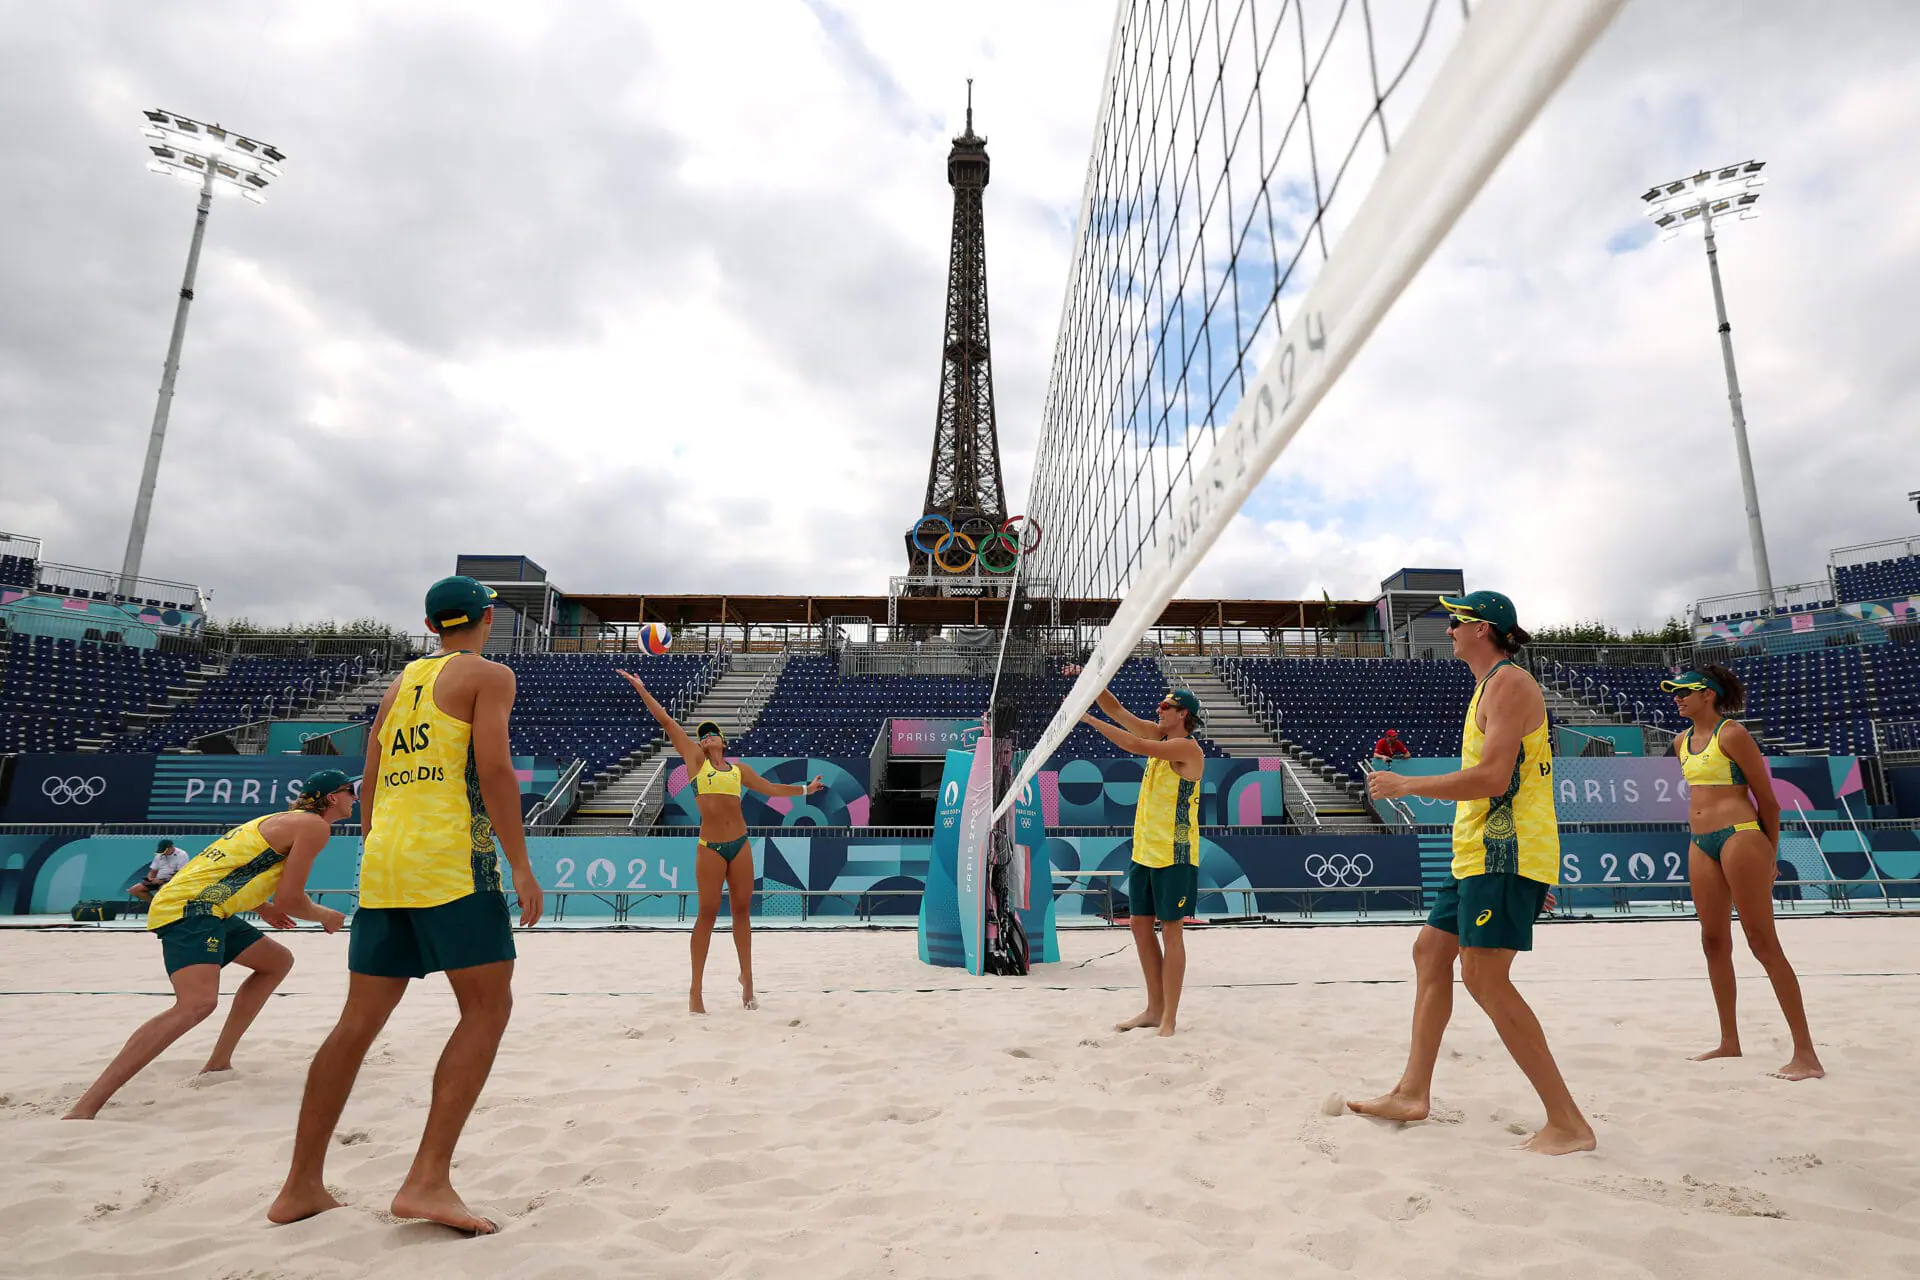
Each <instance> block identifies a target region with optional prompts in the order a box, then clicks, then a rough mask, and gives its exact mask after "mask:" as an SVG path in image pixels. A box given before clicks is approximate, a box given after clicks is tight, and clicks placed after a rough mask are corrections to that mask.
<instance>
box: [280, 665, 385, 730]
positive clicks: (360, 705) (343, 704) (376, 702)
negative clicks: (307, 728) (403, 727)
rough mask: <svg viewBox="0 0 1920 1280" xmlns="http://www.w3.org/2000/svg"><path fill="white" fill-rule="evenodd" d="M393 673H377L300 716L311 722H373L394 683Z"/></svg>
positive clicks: (315, 705)
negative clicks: (375, 713) (388, 687)
mask: <svg viewBox="0 0 1920 1280" xmlns="http://www.w3.org/2000/svg"><path fill="white" fill-rule="evenodd" d="M395 674H396V673H395V672H393V671H386V670H381V671H376V672H372V673H370V674H369V675H368V676H367V678H366V679H365V680H362V681H361V682H360V683H359V684H357V685H355V686H354V687H353V688H351V689H348V690H347V691H346V692H345V693H337V694H335V695H334V696H333V697H331V698H328V699H326V700H325V701H324V702H319V703H316V704H314V705H313V706H311V707H308V708H307V709H306V710H305V711H302V712H301V713H300V714H301V715H302V716H304V717H306V718H307V719H309V720H365V721H368V722H369V723H371V722H372V720H373V713H374V712H375V711H377V710H379V708H380V699H382V698H384V697H386V696H387V686H388V685H390V684H392V683H393V677H394V675H395Z"/></svg>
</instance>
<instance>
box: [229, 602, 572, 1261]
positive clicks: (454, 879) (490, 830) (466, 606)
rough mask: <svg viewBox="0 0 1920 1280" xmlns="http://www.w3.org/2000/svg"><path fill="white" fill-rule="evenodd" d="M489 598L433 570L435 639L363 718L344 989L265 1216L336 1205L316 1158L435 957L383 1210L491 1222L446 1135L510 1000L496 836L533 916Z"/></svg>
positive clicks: (524, 914)
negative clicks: (421, 1049) (412, 1091)
mask: <svg viewBox="0 0 1920 1280" xmlns="http://www.w3.org/2000/svg"><path fill="white" fill-rule="evenodd" d="M493 598H494V592H493V591H492V590H491V589H489V588H487V587H485V586H482V585H481V584H480V583H478V582H475V581H474V580H473V579H472V578H461V577H455V578H442V579H441V580H440V581H438V582H436V583H434V584H433V586H431V587H430V588H428V589H427V625H428V626H429V627H431V628H432V629H433V631H434V632H435V633H437V634H438V635H439V637H440V647H439V649H438V650H437V651H435V652H434V653H431V654H429V655H427V656H426V657H424V658H420V659H417V660H415V661H413V662H410V663H408V664H407V667H406V670H405V671H403V672H401V673H400V677H399V679H397V680H395V681H394V682H393V684H392V685H391V686H390V687H389V688H388V689H387V694H386V697H385V699H383V700H382V701H381V703H380V710H379V711H378V712H377V713H376V714H375V716H374V720H373V725H372V728H371V730H370V731H369V732H368V734H367V769H366V778H365V781H364V782H363V783H362V785H361V794H360V804H361V810H360V811H361V814H362V816H363V817H362V827H363V829H364V831H365V846H364V849H363V851H362V853H361V859H360V907H359V910H358V911H357V912H356V913H355V914H354V918H353V936H352V939H351V941H350V944H349V948H348V952H347V969H348V980H347V1004H346V1008H345V1009H343V1010H342V1011H341V1013H340V1021H339V1023H338V1024H337V1025H336V1026H335V1027H334V1029H333V1033H332V1034H331V1035H329V1036H328V1037H327V1040H326V1043H325V1044H323V1045H321V1046H320V1051H319V1053H317V1054H316V1055H315V1056H314V1059H313V1067H312V1068H311V1070H309V1072H308V1073H307V1090H306V1095H305V1097H303V1098H302V1099H301V1103H300V1122H299V1127H298V1129H297V1130H296V1131H295V1133H294V1140H293V1166H292V1168H291V1169H290V1170H289V1171H288V1173H287V1181H286V1185H285V1186H284V1187H282V1188H281V1191H280V1195H279V1196H278V1198H276V1199H275V1200H274V1202H273V1206H272V1207H271V1208H270V1209H269V1210H268V1211H267V1217H268V1218H269V1219H270V1220H271V1221H274V1222H297V1221H299V1220H300V1219H302V1218H310V1217H312V1216H313V1215H314V1214H317V1213H322V1212H325V1211H326V1210H328V1209H333V1208H337V1207H338V1205H339V1202H338V1201H336V1200H335V1199H334V1198H333V1196H332V1195H331V1194H330V1193H329V1192H328V1191H327V1188H326V1183H325V1181H324V1177H323V1174H324V1166H325V1161H326V1154H327V1144H328V1143H329V1142H330V1141H331V1140H332V1138H333V1130H334V1127H335V1126H336V1125H337V1124H339V1122H340V1112H341V1110H342V1109H343V1108H344V1107H345V1106H346V1104H347V1095H348V1094H349V1093H351V1092H352V1090H353V1080H354V1076H355V1075H356V1074H357V1073H358V1072H359V1070H360V1063H361V1062H362V1060H363V1059H365V1057H366V1055H367V1050H368V1049H369V1048H370V1047H371V1046H372V1044H373V1039H374V1037H375V1036H376V1035H378V1034H379V1033H380V1029H381V1028H382V1027H383V1026H385V1025H386V1022H387V1018H388V1016H389V1015H390V1014H392V1012H393V1010H394V1007H395V1006H396V1005H398V1004H399V1003H400V998H401V997H402V996H403V995H405V994H406V990H407V983H408V982H409V981H410V980H412V979H414V978H424V977H426V976H427V975H428V974H430V973H441V972H444V973H445V974H446V975H447V982H448V984H449V985H450V986H452V988H453V994H454V996H455V998H456V999H457V1000H458V1001H459V1002H460V1022H459V1024H458V1025H457V1026H455V1027H454V1029H453V1035H452V1036H451V1037H449V1038H448V1040H447V1047H446V1050H445V1051H444V1052H443V1053H442V1054H441V1056H440V1065H439V1068H438V1069H437V1070H436V1071H435V1072H434V1079H433V1103H432V1106H431V1108H430V1109H429V1111H428V1112H427V1125H426V1130H425V1132H424V1133H422V1135H421V1137H420V1147H419V1150H418V1151H417V1152H416V1153H415V1154H414V1158H413V1167H412V1168H411V1169H410V1170H408V1172H407V1176H406V1180H405V1181H404V1182H403V1183H402V1184H401V1186H400V1190H399V1192H398V1193H397V1194H395V1196H394V1197H393V1214H394V1216H395V1217H397V1218H426V1219H430V1220H431V1221H434V1222H439V1223H444V1224H445V1225H447V1226H450V1227H453V1228H455V1229H457V1230H460V1231H466V1232H469V1233H472V1234H475V1235H487V1234H490V1233H492V1232H493V1231H495V1230H497V1228H496V1227H495V1226H494V1224H493V1223H492V1222H490V1221H488V1220H487V1219H485V1218H482V1217H479V1216H477V1215H476V1214H473V1213H471V1212H470V1211H469V1210H468V1209H467V1206H466V1204H465V1203H464V1202H463V1201H462V1200H461V1199H460V1196H459V1194H458V1193H457V1192H455V1191H454V1189H453V1182H452V1175H451V1168H452V1162H453V1151H454V1147H455V1145H456V1144H457V1143H458V1142H459V1140H460V1132H461V1130H462V1129H463V1128H465V1127H466V1122H467V1116H468V1115H469V1114H470V1113H471V1112H472V1110H473V1104H474V1102H475V1101H476V1100H477V1099H478V1098H479V1096H480V1090H481V1088H482V1087H483V1086H484V1085H485V1084H486V1082H487V1075H488V1073H489V1072H490V1071H491V1070H492V1069H493V1056H494V1053H495V1051H496V1050H498V1048H499V1047H500V1038H501V1036H502V1035H503V1034H505V1032H506V1029H507V1017H508V1014H509V1013H510V1011H511V1010H512V1008H513V961H514V947H513V928H512V925H511V923H510V921H509V919H508V914H507V902H506V897H505V895H504V894H503V893H502V892H501V888H500V864H499V861H498V856H497V853H496V848H497V852H498V853H499V854H504V855H505V856H506V859H507V864H508V865H509V866H510V867H511V868H512V871H513V892H514V896H515V897H516V898H518V899H519V902H520V924H521V926H522V927H523V928H527V927H531V926H532V925H533V924H534V923H535V922H536V921H538V920H539V919H540V912H541V909H542V905H543V903H542V895H541V892H540V885H539V882H538V881H536V880H535V879H534V876H533V865H532V863H530V862H529V861H528V860H527V841H526V835H525V833H524V831H523V830H522V829H521V825H520V784H519V781H518V780H517V779H516V778H515V777H514V772H513V756H512V754H511V750H510V748H509V745H508V735H507V726H508V720H509V717H510V716H511V715H512V712H513V697H514V678H513V671H512V669H511V668H509V667H505V666H502V665H500V664H499V663H495V662H489V661H487V660H486V659H485V658H483V657H481V656H480V651H481V649H482V648H484V647H485V645H486V642H487V636H488V634H489V633H490V632H491V631H492V629H493V603H492V602H493Z"/></svg>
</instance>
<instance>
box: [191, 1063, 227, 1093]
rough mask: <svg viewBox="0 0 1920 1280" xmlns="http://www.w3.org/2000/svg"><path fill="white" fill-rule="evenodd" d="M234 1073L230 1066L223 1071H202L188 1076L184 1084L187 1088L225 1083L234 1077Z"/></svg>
mask: <svg viewBox="0 0 1920 1280" xmlns="http://www.w3.org/2000/svg"><path fill="white" fill-rule="evenodd" d="M234 1074H235V1073H234V1070H233V1068H232V1067H228V1068H227V1069H226V1070H224V1071H202V1072H200V1073H199V1074H198V1075H191V1076H188V1077H187V1078H186V1081H185V1084H186V1086H187V1087H188V1088H189V1089H207V1088H211V1087H212V1086H214V1085H216V1084H225V1083H226V1082H227V1081H229V1080H231V1079H233V1078H234Z"/></svg>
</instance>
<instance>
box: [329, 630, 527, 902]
mask: <svg viewBox="0 0 1920 1280" xmlns="http://www.w3.org/2000/svg"><path fill="white" fill-rule="evenodd" d="M456 656H457V655H456V654H438V655H435V656H433V657H429V658H420V659H417V660H415V661H413V662H409V663H408V664H407V668H406V670H405V671H403V672H401V673H400V689H399V692H398V693H397V694H396V695H395V697H394V700H393V707H392V709H391V710H389V711H388V712H387V718H386V721H385V723H384V724H382V725H381V726H380V780H379V786H378V788H377V790H376V791H375V792H374V798H373V813H372V815H371V817H370V819H369V822H368V827H367V839H366V847H365V849H364V850H363V851H362V853H361V856H360V905H361V906H363V907H437V906H440V905H441V904H443V903H448V902H452V901H454V900H455V899H456V898H464V897H466V896H467V895H469V894H473V893H479V892H481V891H483V890H492V891H496V892H497V891H498V890H499V888H500V860H499V857H498V856H497V855H496V853H495V851H494V841H493V824H492V823H490V822H489V821H488V820H487V809H486V804H485V802H484V801H482V799H481V797H480V772H479V770H478V769H477V768H476V767H475V765H474V760H473V726H472V725H470V724H468V723H467V722H466V721H464V720H456V719H454V718H453V717H452V716H450V715H448V714H447V713H446V712H444V711H442V710H441V709H440V705H439V704H438V703H436V702H435V701H434V700H433V688H434V685H435V684H436V683H438V682H439V679H440V675H441V673H442V672H444V671H445V670H446V669H447V664H448V663H449V662H451V661H452V660H453V658H454V657H456Z"/></svg>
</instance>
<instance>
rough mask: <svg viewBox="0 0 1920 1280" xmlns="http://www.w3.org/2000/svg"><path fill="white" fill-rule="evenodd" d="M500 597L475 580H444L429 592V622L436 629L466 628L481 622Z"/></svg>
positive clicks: (461, 578) (430, 588)
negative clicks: (470, 624) (481, 617)
mask: <svg viewBox="0 0 1920 1280" xmlns="http://www.w3.org/2000/svg"><path fill="white" fill-rule="evenodd" d="M498 594H499V592H497V591H495V590H494V589H493V588H492V587H488V586H483V585H482V584H480V583H478V582H475V581H474V580H473V579H472V578H463V577H458V576H455V577H452V578H442V579H440V581H438V582H436V583H434V584H433V585H432V586H430V587H428V588H427V621H429V622H431V623H433V625H434V626H436V627H464V626H466V625H467V624H468V623H469V622H478V621H480V615H481V614H483V613H485V612H486V611H487V610H488V609H489V608H491V607H492V606H493V600H494V597H495V596H497V595H498Z"/></svg>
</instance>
